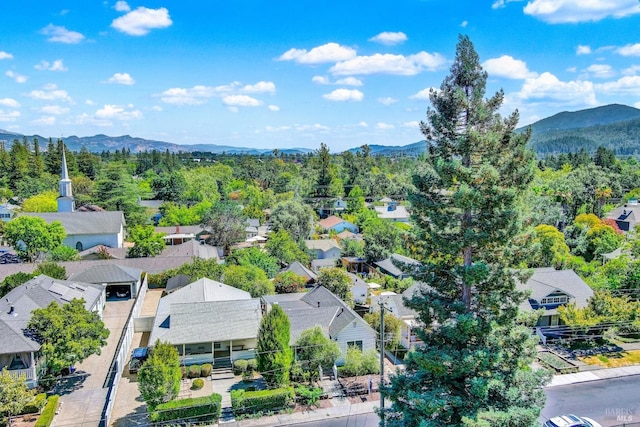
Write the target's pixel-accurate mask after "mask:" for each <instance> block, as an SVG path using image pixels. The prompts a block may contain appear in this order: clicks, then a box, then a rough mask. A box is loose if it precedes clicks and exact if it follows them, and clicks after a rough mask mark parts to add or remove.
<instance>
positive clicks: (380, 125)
mask: <svg viewBox="0 0 640 427" xmlns="http://www.w3.org/2000/svg"><path fill="white" fill-rule="evenodd" d="M395 128H396V127H395V126H394V125H391V124H388V123H382V122H380V123H376V129H379V130H389V129H395Z"/></svg>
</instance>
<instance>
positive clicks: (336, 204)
mask: <svg viewBox="0 0 640 427" xmlns="http://www.w3.org/2000/svg"><path fill="white" fill-rule="evenodd" d="M346 209H347V202H345V201H344V200H342V198H340V197H339V198H338V199H336V200H334V201H333V202H332V203H331V204H330V205H328V204H324V205H323V206H321V207H319V208H318V215H320V218H326V217H328V216H330V215H333V214H336V213H337V214H339V213H341V212H344V211H345V210H346Z"/></svg>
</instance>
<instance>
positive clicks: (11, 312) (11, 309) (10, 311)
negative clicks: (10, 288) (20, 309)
mask: <svg viewBox="0 0 640 427" xmlns="http://www.w3.org/2000/svg"><path fill="white" fill-rule="evenodd" d="M14 310H15V308H14V307H13V306H11V308H10V309H9V314H13V311H14Z"/></svg>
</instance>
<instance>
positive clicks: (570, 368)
mask: <svg viewBox="0 0 640 427" xmlns="http://www.w3.org/2000/svg"><path fill="white" fill-rule="evenodd" d="M538 360H540V363H542V365H544V366H547V367H549V368H551V369H553V370H555V371H556V372H558V373H560V374H571V373H574V372H578V367H577V366H576V365H574V364H573V363H571V362H569V361H568V360H565V359H563V358H562V357H560V356H558V355H557V354H554V353H551V352H549V351H543V352H540V353H538Z"/></svg>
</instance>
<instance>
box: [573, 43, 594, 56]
mask: <svg viewBox="0 0 640 427" xmlns="http://www.w3.org/2000/svg"><path fill="white" fill-rule="evenodd" d="M589 54H591V46H587V45H582V44H579V45H578V47H577V48H576V55H589Z"/></svg>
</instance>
